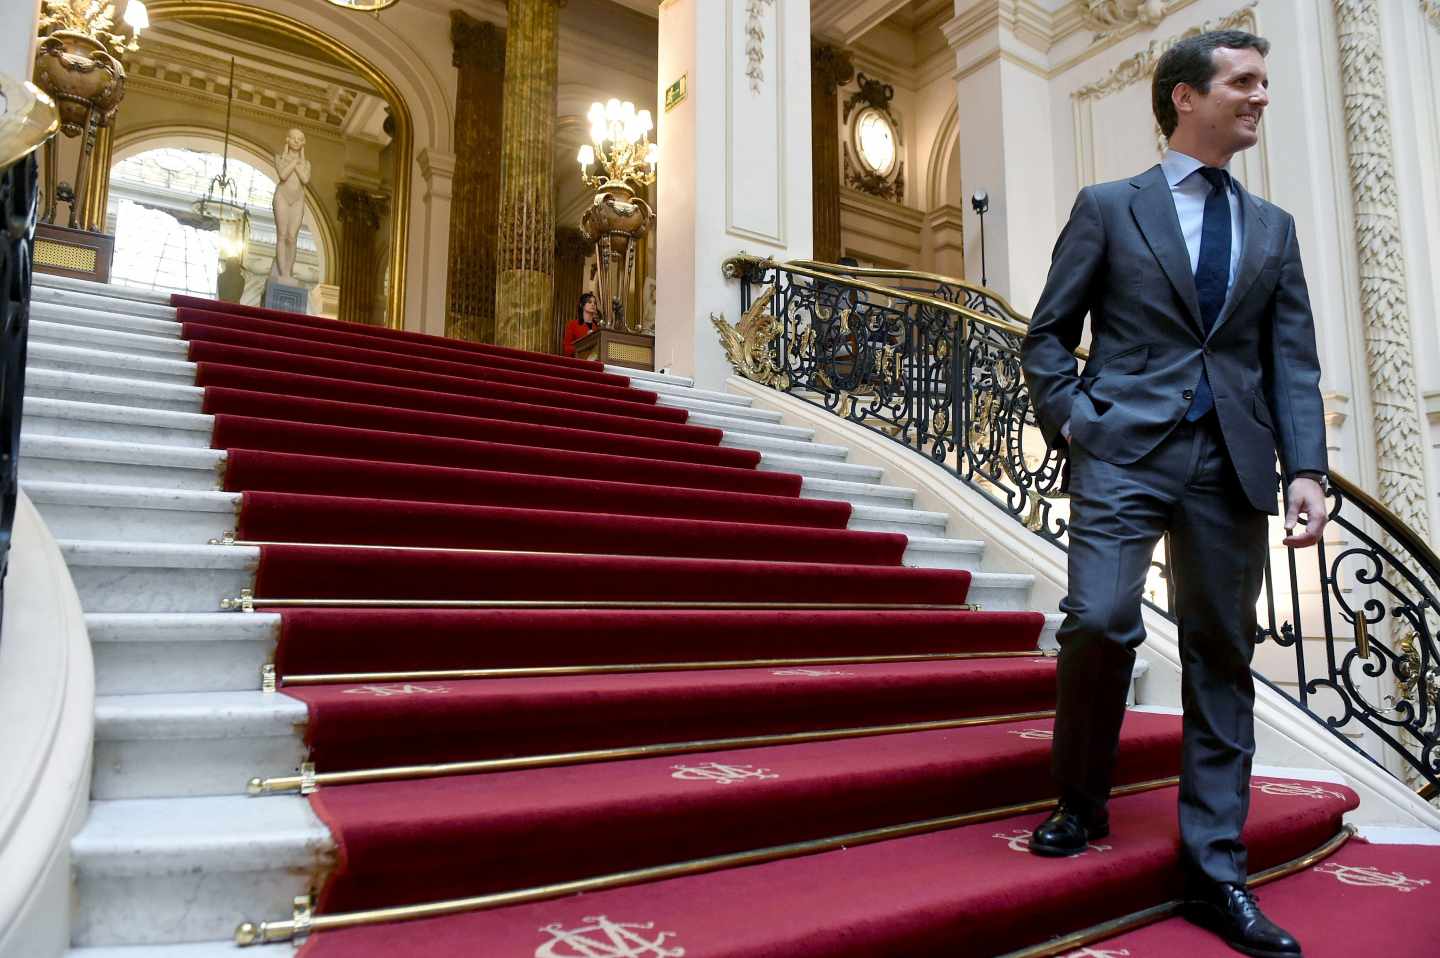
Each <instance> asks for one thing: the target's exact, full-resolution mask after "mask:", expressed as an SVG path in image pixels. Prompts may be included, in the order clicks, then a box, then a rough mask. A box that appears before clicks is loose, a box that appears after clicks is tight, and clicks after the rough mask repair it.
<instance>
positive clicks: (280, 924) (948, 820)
mask: <svg viewBox="0 0 1440 958" xmlns="http://www.w3.org/2000/svg"><path fill="white" fill-rule="evenodd" d="M1179 781H1180V779H1179V778H1178V777H1173V778H1161V779H1153V780H1151V781H1148V782H1139V783H1136V784H1134V785H1120V786H1117V787H1116V788H1114V789H1113V790H1112V791H1111V795H1113V796H1120V795H1133V794H1136V793H1139V792H1147V791H1152V790H1154V789H1158V788H1169V787H1171V786H1173V785H1176V784H1178V783H1179ZM1054 805H1055V799H1053V798H1046V799H1041V800H1038V801H1033V802H1023V803H1021V804H1017V805H1003V806H999V807H997V808H990V809H985V810H983V811H978V812H966V813H964V814H961V815H947V816H945V817H943V818H930V819H924V820H922V821H917V822H907V823H905V824H903V825H886V826H883V827H881V828H871V829H866V830H864V831H859V832H850V833H848V834H845V835H835V836H832V837H830V838H818V839H812V840H810V841H803V842H793V843H790V844H787V845H772V846H770V847H768V848H758V849H754V850H751V851H746V852H732V853H729V854H725V855H713V856H711V857H709V858H699V859H694V860H692V861H687V862H676V863H674V864H670V865H656V866H652V867H650V868H637V869H634V870H632V871H627V872H618V873H616V874H612V875H601V876H597V877H595V878H581V879H576V880H573V881H568V882H560V883H558V884H554V885H543V886H540V887H536V888H525V889H520V890H518V891H509V892H499V893H496V894H491V895H478V896H475V897H473V898H456V899H452V900H450V901H437V902H429V903H427V904H423V905H403V906H400V907H396V908H375V909H371V910H369V911H356V912H349V913H346V914H340V915H311V914H310V913H309V911H308V910H307V911H306V912H305V915H304V917H303V919H301V920H296V919H291V920H288V921H263V922H260V923H259V924H256V923H254V922H249V921H247V922H242V923H241V924H240V925H239V926H238V927H237V928H236V929H235V943H236V944H237V945H258V944H268V943H271V942H276V941H289V940H291V939H292V938H294V937H296V936H297V935H303V934H308V933H309V932H312V931H330V930H334V929H339V928H355V927H359V926H362V925H377V924H381V923H383V922H393V921H415V920H417V919H421V918H439V917H442V916H445V915H458V914H463V913H465V912H471V911H488V910H491V909H495V908H503V907H506V906H509V905H522V904H528V903H530V902H536V901H548V900H550V899H555V898H563V897H566V896H568V895H576V894H580V893H593V892H598V891H606V890H609V889H612V888H623V887H625V886H627V885H638V884H641V883H645V882H655V881H665V880H668V879H671V878H682V877H685V876H688V875H703V874H706V873H707V872H714V871H720V870H722V869H726V868H740V867H743V866H747V865H760V864H764V863H766V862H773V861H780V860H782V859H787V858H799V857H802V856H805V855H815V854H819V853H821V852H828V851H836V850H839V849H842V848H853V847H855V846H858V845H872V844H874V843H876V842H883V841H891V840H894V839H899V838H908V837H910V836H913V835H925V834H928V833H930V832H939V831H945V830H947V829H951V828H960V827H962V826H965V825H974V824H978V823H980V822H988V821H994V820H995V819H997V818H1009V817H1011V816H1013V815H1028V814H1031V813H1033V812H1043V811H1045V810H1047V809H1050V808H1052V807H1054Z"/></svg>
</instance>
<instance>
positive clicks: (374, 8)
mask: <svg viewBox="0 0 1440 958" xmlns="http://www.w3.org/2000/svg"><path fill="white" fill-rule="evenodd" d="M326 2H327V3H329V4H330V5H331V6H336V7H339V8H340V9H342V10H354V11H356V12H358V13H379V12H380V11H381V10H385V9H388V8H390V7H393V6H395V4H396V3H398V2H399V0H326Z"/></svg>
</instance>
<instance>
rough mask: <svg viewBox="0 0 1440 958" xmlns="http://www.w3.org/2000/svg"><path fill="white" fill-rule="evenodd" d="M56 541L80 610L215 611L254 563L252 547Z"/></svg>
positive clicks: (248, 578) (243, 584)
mask: <svg viewBox="0 0 1440 958" xmlns="http://www.w3.org/2000/svg"><path fill="white" fill-rule="evenodd" d="M56 541H57V544H58V545H59V546H60V553H61V555H63V556H64V557H65V564H66V565H67V566H68V567H69V569H70V577H71V579H73V580H74V582H75V590H76V592H78V593H79V595H80V606H81V608H83V609H84V610H85V611H86V612H219V611H221V608H220V602H221V600H222V599H224V598H226V597H229V596H238V595H239V594H240V591H241V590H243V589H248V588H250V587H251V586H253V585H254V582H255V570H256V568H257V567H258V565H259V562H260V550H259V548H257V547H254V546H209V545H177V544H173V543H153V542H121V541H109V540H103V539H101V540H90V539H84V540H77V539H58V540H56ZM236 614H237V615H238V614H240V613H236Z"/></svg>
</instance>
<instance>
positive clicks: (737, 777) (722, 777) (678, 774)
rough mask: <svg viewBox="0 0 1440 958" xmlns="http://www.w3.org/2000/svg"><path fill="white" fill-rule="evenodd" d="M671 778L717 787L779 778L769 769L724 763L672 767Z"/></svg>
mask: <svg viewBox="0 0 1440 958" xmlns="http://www.w3.org/2000/svg"><path fill="white" fill-rule="evenodd" d="M670 767H671V768H673V769H674V771H673V772H671V773H670V777H671V778H678V779H679V780H680V781H682V782H714V783H715V784H716V785H734V784H735V783H736V782H756V781H760V780H762V779H767V778H779V777H780V776H779V775H777V774H774V773H773V772H771V771H770V770H769V769H768V768H756V767H755V766H754V765H727V764H725V763H724V762H701V763H700V764H699V765H672V766H670Z"/></svg>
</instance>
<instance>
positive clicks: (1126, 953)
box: [1060, 948, 1130, 958]
mask: <svg viewBox="0 0 1440 958" xmlns="http://www.w3.org/2000/svg"><path fill="white" fill-rule="evenodd" d="M1060 958H1130V949H1129V948H1077V949H1075V950H1074V951H1067V952H1065V954H1063V955H1061V956H1060Z"/></svg>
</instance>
